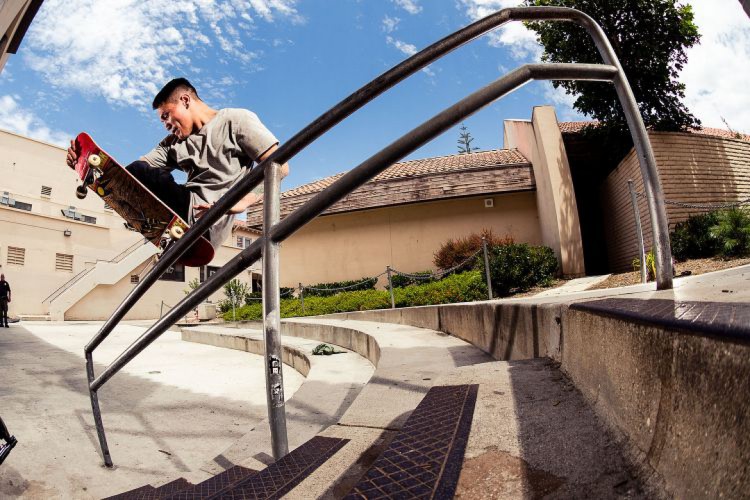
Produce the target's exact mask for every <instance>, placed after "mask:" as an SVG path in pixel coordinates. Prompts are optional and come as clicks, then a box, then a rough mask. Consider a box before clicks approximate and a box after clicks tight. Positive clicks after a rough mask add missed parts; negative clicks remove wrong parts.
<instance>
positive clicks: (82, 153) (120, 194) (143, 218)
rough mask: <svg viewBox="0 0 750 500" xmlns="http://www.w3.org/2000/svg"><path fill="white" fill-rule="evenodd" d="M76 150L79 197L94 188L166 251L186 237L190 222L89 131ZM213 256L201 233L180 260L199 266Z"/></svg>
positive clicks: (80, 137) (81, 136) (131, 225)
mask: <svg viewBox="0 0 750 500" xmlns="http://www.w3.org/2000/svg"><path fill="white" fill-rule="evenodd" d="M75 150H76V153H77V155H78V160H77V161H76V165H75V170H76V173H77V174H78V177H79V178H80V179H81V181H83V185H81V186H78V188H77V189H76V195H77V196H78V197H79V198H83V197H85V196H86V194H87V193H88V190H91V191H94V192H95V193H96V194H97V195H98V196H99V197H100V198H101V199H102V200H104V202H105V203H106V204H107V205H109V206H110V207H112V209H113V210H114V211H115V212H117V213H118V214H119V215H120V217H122V218H123V219H125V222H126V224H125V225H126V227H128V229H132V230H134V231H138V232H139V233H141V234H142V235H143V236H144V237H145V238H146V239H147V240H149V241H150V242H151V243H153V244H154V245H156V246H157V247H158V248H160V249H161V250H162V251H164V250H166V249H167V248H169V247H170V245H172V243H174V242H175V241H176V240H178V239H180V238H181V237H182V235H183V234H184V233H185V231H186V230H187V229H188V227H189V225H188V224H187V222H185V221H184V220H182V218H181V217H179V216H178V215H177V214H176V213H174V211H173V210H172V209H171V208H169V207H168V206H167V205H166V204H165V203H164V202H163V201H161V200H160V199H159V198H157V197H156V195H154V194H153V193H152V192H151V191H150V190H149V189H148V188H147V187H146V186H144V185H143V184H142V183H141V182H140V181H139V180H138V179H136V178H135V177H134V176H133V174H131V173H130V172H128V171H127V170H126V169H125V168H123V167H122V166H121V165H120V164H119V163H117V161H115V159H114V158H112V157H111V156H110V155H109V154H107V153H106V152H105V151H104V150H103V149H101V148H100V147H99V146H97V145H96V143H95V142H94V140H93V139H92V138H91V137H90V136H89V135H88V134H86V133H85V132H82V133H80V134H78V137H76V140H75ZM213 257H214V249H213V247H212V246H211V243H210V242H209V241H208V240H207V239H206V238H205V237H204V236H201V237H200V238H198V240H197V241H196V242H195V243H194V244H193V245H192V246H191V247H190V248H189V249H188V250H187V251H186V252H185V253H184V254H183V255H182V257H180V259H179V260H178V261H177V263H178V264H183V265H186V266H194V267H198V266H203V265H205V264H208V263H209V262H211V259H213Z"/></svg>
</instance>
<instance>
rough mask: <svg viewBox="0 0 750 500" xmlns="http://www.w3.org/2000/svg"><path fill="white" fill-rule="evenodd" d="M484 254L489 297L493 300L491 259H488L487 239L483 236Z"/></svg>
mask: <svg viewBox="0 0 750 500" xmlns="http://www.w3.org/2000/svg"><path fill="white" fill-rule="evenodd" d="M482 252H483V253H484V273H485V274H486V275H487V296H488V297H489V299H490V300H492V281H491V280H490V259H489V258H488V257H487V238H485V237H484V236H482Z"/></svg>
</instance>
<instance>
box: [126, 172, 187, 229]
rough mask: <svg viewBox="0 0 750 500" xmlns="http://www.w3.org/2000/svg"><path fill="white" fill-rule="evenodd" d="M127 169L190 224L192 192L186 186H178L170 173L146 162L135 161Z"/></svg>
mask: <svg viewBox="0 0 750 500" xmlns="http://www.w3.org/2000/svg"><path fill="white" fill-rule="evenodd" d="M125 168H126V169H127V170H128V172H130V173H131V174H133V177H135V178H136V179H138V180H139V181H140V182H141V184H143V185H144V186H146V187H147V188H148V190H149V191H151V192H152V193H154V195H156V197H157V198H159V199H160V200H161V201H163V202H164V203H165V204H166V205H167V206H168V207H169V208H171V209H172V210H173V211H174V213H176V214H177V215H179V216H180V217H182V219H183V220H185V221H186V222H190V221H188V214H189V213H190V191H188V189H187V188H186V187H185V186H184V185H182V184H177V183H176V182H175V180H174V177H172V174H171V173H169V171H167V170H164V169H161V168H154V167H152V166H150V165H149V164H148V163H146V162H145V161H134V162H133V163H131V164H130V165H128V166H127V167H125Z"/></svg>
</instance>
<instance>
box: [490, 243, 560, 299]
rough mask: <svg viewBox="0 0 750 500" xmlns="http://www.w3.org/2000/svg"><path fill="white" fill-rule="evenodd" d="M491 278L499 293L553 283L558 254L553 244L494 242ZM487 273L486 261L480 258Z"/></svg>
mask: <svg viewBox="0 0 750 500" xmlns="http://www.w3.org/2000/svg"><path fill="white" fill-rule="evenodd" d="M489 261H490V281H491V283H492V289H493V291H494V292H495V293H496V294H497V295H499V296H508V295H510V294H511V292H513V291H525V290H528V289H530V288H532V287H534V286H547V285H549V284H551V282H552V280H553V278H554V277H555V274H556V273H557V268H558V264H557V258H556V257H555V253H554V252H553V251H552V249H551V248H549V247H545V246H531V245H528V244H526V243H520V244H515V243H511V244H507V245H499V246H493V247H492V248H490V251H489ZM480 269H481V272H482V275H484V272H485V271H484V261H483V260H482V261H480Z"/></svg>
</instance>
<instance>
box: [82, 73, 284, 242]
mask: <svg viewBox="0 0 750 500" xmlns="http://www.w3.org/2000/svg"><path fill="white" fill-rule="evenodd" d="M152 104H153V108H154V109H155V110H156V113H157V116H158V117H159V119H160V120H161V122H162V123H163V124H164V126H165V127H166V129H167V132H169V135H168V136H167V137H166V138H164V139H163V140H162V141H161V142H160V143H159V144H158V145H157V146H156V147H155V148H154V149H153V150H151V152H149V153H147V154H145V155H144V156H142V157H141V158H140V159H139V160H138V161H135V162H133V163H131V164H130V165H128V166H127V167H126V168H127V169H128V171H130V172H131V173H132V174H133V175H134V176H135V177H136V178H138V180H140V181H141V182H142V183H143V184H144V185H145V186H146V187H147V188H149V189H150V190H151V191H152V192H153V193H154V194H155V195H156V196H158V197H159V198H160V199H161V200H163V201H164V203H166V204H167V205H169V206H170V208H172V209H173V210H174V211H175V212H176V213H177V214H178V215H179V216H180V217H182V218H183V219H185V220H186V221H187V222H188V223H190V224H193V223H194V222H195V220H196V219H197V218H198V217H200V216H201V214H202V213H203V212H204V211H205V210H207V209H208V208H210V207H211V205H213V204H214V203H215V202H216V201H217V200H218V199H219V198H221V196H222V195H223V194H224V193H226V192H227V191H228V190H229V188H231V187H232V186H233V185H234V184H235V183H236V182H237V181H238V180H239V179H240V178H242V177H243V176H244V174H245V173H246V172H247V169H250V168H252V166H253V163H255V162H257V163H260V162H261V161H263V160H265V159H266V158H268V157H269V156H270V155H271V154H272V153H273V152H274V151H276V149H277V148H278V144H279V141H278V140H277V139H276V137H274V135H273V134H272V133H271V132H270V131H269V130H268V129H267V128H266V127H265V126H264V125H263V124H262V123H261V121H260V120H259V119H258V117H257V116H256V115H255V114H254V113H252V112H250V111H248V110H246V109H232V108H226V109H220V110H216V109H213V108H211V107H210V106H208V105H207V104H206V103H205V102H203V101H202V100H201V99H200V98H199V97H198V92H197V91H196V90H195V87H193V86H192V85H191V84H190V82H188V81H187V80H186V79H185V78H176V79H174V80H172V81H170V82H169V83H167V84H166V85H165V86H164V88H163V89H161V91H159V93H158V94H156V97H155V98H154V102H153V103H152ZM74 146H75V145H74V143H73V142H72V141H71V147H70V148H69V149H68V157H67V162H68V165H69V166H70V167H71V168H74V167H75V162H76V158H77V155H76V153H75V150H74ZM174 169H179V170H182V171H184V172H185V173H186V174H187V181H186V182H185V184H184V185H183V184H177V183H176V182H175V181H174V179H173V178H172V175H171V174H170V172H171V171H172V170H174ZM288 172H289V166H288V165H286V164H285V165H283V167H282V174H281V175H282V177H285V176H286V175H287V174H288ZM262 192H263V190H262V187H260V186H259V187H258V188H256V189H254V190H253V192H251V193H248V195H247V196H245V198H243V199H242V200H241V201H240V202H239V203H237V204H236V205H235V206H234V207H232V209H231V210H230V213H229V214H227V215H225V216H224V217H222V218H221V219H219V220H218V221H216V223H215V224H214V225H213V226H212V227H211V229H210V231H209V232H208V234H207V236H208V237H209V239H210V240H211V244H212V245H213V247H214V248H218V247H219V246H220V245H221V244H222V243H223V242H224V241H225V240H226V239H227V237H228V236H229V235H230V234H231V231H232V222H233V221H234V217H235V214H238V213H241V212H242V211H244V210H245V209H246V208H247V207H248V206H249V205H250V204H252V203H255V202H256V201H258V200H260V199H261V197H262Z"/></svg>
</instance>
